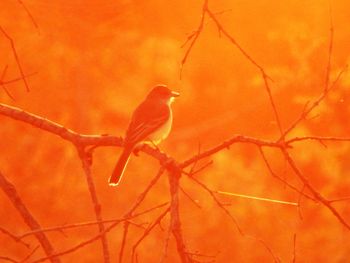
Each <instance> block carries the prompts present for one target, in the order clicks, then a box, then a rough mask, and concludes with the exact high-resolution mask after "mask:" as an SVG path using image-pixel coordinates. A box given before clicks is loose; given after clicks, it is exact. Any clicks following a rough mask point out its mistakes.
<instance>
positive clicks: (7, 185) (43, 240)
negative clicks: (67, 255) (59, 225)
mask: <svg viewBox="0 0 350 263" xmlns="http://www.w3.org/2000/svg"><path fill="white" fill-rule="evenodd" d="M0 187H1V188H2V190H3V191H4V193H5V194H6V195H7V197H8V198H9V199H10V201H11V202H12V204H13V205H14V207H15V208H16V209H17V211H18V212H19V213H20V215H21V216H22V218H23V220H24V221H25V223H26V224H27V225H28V226H29V227H30V228H31V229H32V230H36V229H40V228H41V226H40V225H39V223H38V222H37V221H36V219H35V218H34V217H33V215H32V214H31V213H30V211H29V210H28V208H27V207H26V206H25V205H24V203H23V201H22V199H21V198H20V197H19V195H18V193H17V191H16V188H15V186H14V185H13V184H12V183H11V182H9V181H8V180H7V179H6V177H5V176H4V175H3V174H2V173H1V172H0ZM35 237H36V238H37V240H38V241H39V243H40V244H41V246H42V248H43V250H44V251H45V253H46V255H47V256H48V257H49V259H50V261H51V262H52V263H60V262H61V261H60V259H59V258H58V257H56V256H54V253H55V251H54V248H53V247H52V245H51V242H50V241H49V240H48V238H47V237H46V235H45V234H44V233H42V232H38V233H36V234H35Z"/></svg>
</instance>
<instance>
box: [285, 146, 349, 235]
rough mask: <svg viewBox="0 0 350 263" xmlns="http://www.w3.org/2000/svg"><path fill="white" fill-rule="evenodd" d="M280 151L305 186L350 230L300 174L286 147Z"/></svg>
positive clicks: (335, 211) (336, 212)
mask: <svg viewBox="0 0 350 263" xmlns="http://www.w3.org/2000/svg"><path fill="white" fill-rule="evenodd" d="M282 152H283V154H284V156H285V157H286V160H287V161H288V163H289V165H290V167H291V168H292V169H293V171H294V172H295V174H296V175H297V176H298V177H299V179H300V180H301V181H302V182H303V184H304V185H305V187H306V188H307V189H308V190H309V191H310V192H311V193H312V194H313V195H314V197H315V198H316V199H317V200H319V201H320V202H321V203H322V204H323V205H324V206H325V207H327V208H328V209H329V210H330V211H331V212H332V214H333V215H334V216H335V217H336V218H337V219H338V220H339V222H340V223H342V225H343V226H345V227H346V228H347V229H348V230H350V225H349V224H348V223H347V222H346V221H345V219H344V218H343V217H342V216H341V215H340V214H339V213H338V211H337V210H336V209H335V208H334V207H333V206H332V205H331V203H330V202H329V201H328V200H327V199H325V198H324V197H323V196H322V195H321V194H320V193H319V192H318V191H316V189H315V188H314V187H313V186H312V185H311V184H310V182H309V181H308V180H307V179H306V177H305V176H304V175H303V174H302V172H301V171H300V170H299V168H298V167H297V165H296V164H295V162H294V160H293V159H292V157H291V156H290V155H289V153H288V152H287V150H286V149H282Z"/></svg>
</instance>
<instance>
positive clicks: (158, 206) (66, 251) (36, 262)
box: [32, 192, 168, 263]
mask: <svg viewBox="0 0 350 263" xmlns="http://www.w3.org/2000/svg"><path fill="white" fill-rule="evenodd" d="M142 194H144V192H143V193H142ZM138 203H139V199H138V200H137V201H136V203H135V205H134V206H133V207H132V209H133V208H134V207H135V206H136V207H138ZM167 204H168V203H165V204H161V205H157V206H155V207H152V208H149V209H147V210H145V211H143V212H140V213H137V214H134V215H131V214H130V213H129V211H130V210H129V211H128V212H127V213H126V214H125V215H124V217H123V218H122V219H120V220H119V221H116V222H114V223H113V224H111V225H110V226H108V227H106V228H105V230H104V232H103V233H99V234H98V235H96V236H94V237H92V238H89V239H88V240H85V241H83V242H81V243H79V244H77V245H75V246H73V247H71V248H69V249H66V250H64V251H61V252H59V253H56V254H54V255H52V256H63V255H67V254H69V253H72V252H75V251H77V250H79V249H81V248H82V247H85V246H87V245H89V244H91V243H93V242H95V241H97V240H99V239H100V238H101V235H104V234H106V233H108V232H109V231H111V230H112V229H113V228H115V227H116V226H117V225H119V224H120V223H121V222H124V221H125V220H129V219H132V218H135V217H137V216H140V215H143V214H146V213H148V212H150V211H153V210H155V209H158V208H161V207H164V206H165V205H167ZM48 259H50V257H43V258H39V259H37V260H34V261H33V262H32V263H38V262H44V261H46V260H48Z"/></svg>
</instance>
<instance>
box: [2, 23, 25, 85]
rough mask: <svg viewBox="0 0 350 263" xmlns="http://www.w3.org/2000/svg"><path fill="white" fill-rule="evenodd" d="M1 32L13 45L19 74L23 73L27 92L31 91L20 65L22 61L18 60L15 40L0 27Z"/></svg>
mask: <svg viewBox="0 0 350 263" xmlns="http://www.w3.org/2000/svg"><path fill="white" fill-rule="evenodd" d="M0 31H1V32H2V34H3V35H4V36H5V37H6V38H7V40H8V41H9V42H10V45H11V48H12V53H13V55H14V57H15V60H16V63H17V66H18V69H19V72H20V73H21V77H22V80H23V83H24V86H25V87H26V90H27V91H29V85H28V83H27V80H26V77H25V75H24V71H23V69H22V65H21V63H20V60H19V58H18V55H17V50H16V47H15V43H14V41H13V39H12V38H11V37H10V35H9V34H7V32H6V31H5V30H4V29H3V28H2V27H1V26H0Z"/></svg>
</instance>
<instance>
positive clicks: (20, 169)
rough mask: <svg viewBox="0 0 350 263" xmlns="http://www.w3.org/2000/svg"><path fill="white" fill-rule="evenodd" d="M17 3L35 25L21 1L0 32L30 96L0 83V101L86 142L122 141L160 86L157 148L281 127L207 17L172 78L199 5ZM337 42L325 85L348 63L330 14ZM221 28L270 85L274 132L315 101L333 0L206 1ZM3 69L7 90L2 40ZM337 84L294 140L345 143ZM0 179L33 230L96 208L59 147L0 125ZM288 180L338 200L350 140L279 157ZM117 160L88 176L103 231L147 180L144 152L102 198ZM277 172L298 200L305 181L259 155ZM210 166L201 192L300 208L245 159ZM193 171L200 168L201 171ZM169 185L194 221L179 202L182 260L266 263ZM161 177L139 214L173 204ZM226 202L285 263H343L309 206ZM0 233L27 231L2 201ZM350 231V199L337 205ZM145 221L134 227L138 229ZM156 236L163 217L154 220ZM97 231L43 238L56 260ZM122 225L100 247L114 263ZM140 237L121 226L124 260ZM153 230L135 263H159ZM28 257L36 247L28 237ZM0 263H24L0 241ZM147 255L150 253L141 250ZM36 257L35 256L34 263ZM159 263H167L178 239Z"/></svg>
mask: <svg viewBox="0 0 350 263" xmlns="http://www.w3.org/2000/svg"><path fill="white" fill-rule="evenodd" d="M23 2H24V3H25V4H26V6H27V8H28V9H29V10H30V12H31V14H32V15H33V17H34V18H35V21H36V23H37V24H38V29H37V28H35V26H34V25H33V23H32V22H31V20H30V18H29V16H28V14H27V13H26V12H25V10H24V9H23V7H22V6H21V5H20V2H17V1H8V0H3V1H0V26H1V27H3V28H4V30H6V32H7V33H8V34H9V35H10V36H11V37H12V38H13V40H14V43H15V46H16V49H17V52H18V56H19V58H20V62H21V64H22V67H23V69H24V72H25V73H33V72H36V73H37V74H35V75H34V76H32V77H30V78H28V83H29V87H30V89H31V90H30V92H26V91H25V87H24V85H23V83H22V82H16V83H14V84H11V85H8V86H7V88H8V90H9V92H10V93H11V94H12V95H13V96H14V98H15V101H13V100H11V98H9V97H8V96H7V95H6V93H5V92H4V91H2V90H0V98H1V103H6V104H10V105H13V106H16V107H20V108H22V109H24V110H26V111H29V112H32V113H35V114H38V115H40V116H43V117H45V118H48V119H50V120H53V121H55V122H58V123H60V124H62V125H64V126H65V127H67V128H70V129H73V130H75V131H77V132H79V133H86V134H106V133H108V134H113V135H118V136H123V135H124V131H125V129H126V127H127V124H128V120H129V117H130V115H131V112H132V111H133V109H134V108H135V107H136V106H137V105H138V103H139V102H140V101H141V100H142V99H143V98H144V96H145V95H146V94H147V93H148V91H149V90H150V88H151V87H152V86H153V85H154V84H158V83H164V84H167V85H168V86H169V87H170V88H171V89H173V90H176V91H179V92H180V93H181V96H180V98H179V99H178V100H177V101H176V102H175V103H174V104H173V112H174V124H173V130H172V132H171V134H170V136H169V138H168V139H167V140H166V141H165V142H163V143H162V144H161V145H160V148H161V149H162V150H163V151H165V152H166V153H168V154H169V155H171V156H173V157H174V158H175V159H176V160H179V161H183V160H185V159H187V158H189V157H191V156H192V155H193V154H195V153H196V152H197V149H198V145H199V144H200V145H201V147H202V149H207V148H209V147H212V146H214V145H217V144H219V143H220V142H222V141H223V140H224V139H226V138H230V137H232V136H233V135H235V134H242V135H246V136H253V137H257V138H260V139H271V140H273V139H277V138H278V136H279V131H278V127H277V124H276V121H275V118H274V115H273V111H272V107H271V104H270V102H269V100H268V96H267V93H266V91H265V89H264V84H263V80H262V78H261V74H260V72H259V71H258V70H257V68H256V67H254V66H253V65H252V64H251V63H249V61H247V59H246V58H245V57H244V56H242V54H241V53H240V52H239V51H238V50H237V48H235V47H234V46H233V45H232V44H231V43H230V42H229V41H228V40H227V39H226V38H225V37H224V36H221V37H220V36H219V34H218V31H217V28H216V26H215V25H214V24H213V22H212V21H211V20H210V19H207V20H206V22H205V25H204V31H203V32H202V34H201V35H200V36H199V39H198V41H197V42H196V44H195V46H194V47H193V49H192V51H191V54H190V56H189V58H188V60H187V62H186V64H185V65H184V68H183V72H182V78H181V79H180V68H181V60H182V58H183V56H184V54H185V51H186V48H181V45H182V44H183V43H184V42H185V40H186V38H187V36H188V35H189V34H191V32H193V30H195V29H196V28H197V26H198V23H199V20H200V14H201V9H202V1H184V0H180V1H160V0H158V1H156V0H152V1H128V0H123V1H112V0H103V1H97V0H88V1H76V0H75V1H64V3H63V2H62V1H58V0H52V1H43V0H28V1H24V0H23ZM331 2H332V17H333V24H334V41H333V51H334V52H333V56H332V63H331V64H332V69H331V74H330V76H331V81H333V80H334V79H335V77H336V75H337V74H338V72H339V71H340V70H341V69H342V68H343V67H344V66H345V65H346V64H347V63H348V60H349V43H350V31H349V29H348V24H349V17H350V6H349V3H348V1H346V0H338V1H331ZM209 6H210V8H211V10H213V11H225V12H223V13H222V14H221V13H220V14H218V15H217V18H218V19H219V20H220V22H221V23H222V25H223V26H224V27H225V29H226V30H227V31H228V32H229V33H230V34H232V36H234V37H235V39H236V40H237V41H238V42H239V43H240V44H241V46H242V47H243V48H244V49H245V50H246V51H247V52H248V53H249V54H250V55H251V56H252V57H253V58H254V60H256V61H257V62H258V63H259V64H260V65H262V66H263V67H264V69H265V70H266V72H267V73H268V74H269V76H271V78H272V79H273V82H271V83H270V84H271V89H272V92H273V96H274V98H275V101H276V107H277V109H278V111H279V113H280V117H281V122H282V126H283V127H284V128H286V127H288V126H289V125H290V123H291V122H292V121H293V120H294V119H295V118H297V117H298V116H299V114H300V112H301V111H302V109H303V106H304V104H305V103H306V102H307V101H309V100H312V99H314V98H316V97H317V96H319V94H321V92H322V88H323V86H322V85H323V83H324V79H325V72H326V65H327V54H328V44H329V37H330V31H329V27H330V23H329V20H330V16H329V1H323V0H322V1H320V0H307V1H295V0H293V1H272V0H263V1H247V0H232V1H227V0H220V1H209ZM0 50H1V52H0V62H1V64H0V69H1V68H3V67H5V66H6V65H8V71H7V74H6V77H5V80H6V79H7V80H9V79H13V78H16V77H18V76H19V71H18V67H17V65H16V61H15V59H14V56H13V53H12V51H11V47H10V45H9V42H8V41H7V40H6V39H5V38H4V37H3V36H2V35H1V34H0ZM349 83H350V75H349V74H345V75H344V76H343V77H342V78H341V79H340V81H339V85H338V86H337V87H336V89H334V90H333V91H332V92H331V93H330V94H329V96H327V98H326V99H325V100H324V101H323V103H321V105H320V106H319V107H318V108H317V109H316V110H315V111H313V113H312V114H311V115H310V117H311V118H310V119H309V120H307V121H304V122H302V123H301V124H300V125H298V126H297V128H296V129H295V130H294V131H293V132H292V133H291V135H290V137H292V136H305V135H322V136H337V137H349V133H350V125H349V122H348V116H349V111H350V108H349V100H350V93H349ZM1 122H2V126H1V129H0V132H1V133H0V134H1V135H0V136H1V138H2V140H0V145H1V149H3V151H2V152H3V155H2V158H1V162H0V164H1V168H0V169H1V172H2V173H3V174H4V175H5V176H6V177H7V178H8V179H9V180H10V181H12V182H13V184H14V185H15V186H16V188H17V190H18V192H19V194H20V195H21V197H22V198H23V200H24V202H25V203H26V205H27V206H28V208H30V210H31V211H32V213H33V214H34V215H35V216H36V218H37V219H38V221H39V222H40V223H41V225H42V226H55V225H62V224H65V223H74V222H83V221H90V220H94V218H95V217H94V214H93V207H92V204H91V201H90V196H89V193H88V190H87V186H86V182H85V178H84V174H83V171H82V169H81V164H80V160H79V158H78V155H77V153H76V151H75V149H74V147H72V145H70V144H68V143H67V142H64V141H62V140H61V139H59V138H58V137H56V136H53V135H51V134H48V133H46V132H44V131H41V130H39V129H35V128H33V127H31V126H29V125H27V124H24V123H20V122H17V121H14V120H12V119H9V118H5V117H1ZM290 153H291V154H292V156H293V158H294V160H295V161H296V163H297V164H298V165H299V168H300V169H301V170H302V171H303V173H304V174H305V175H306V176H307V178H308V179H309V181H310V182H312V184H313V185H314V186H315V187H316V189H317V190H318V191H320V192H321V193H323V194H324V196H325V197H327V198H330V199H333V198H338V197H344V196H348V195H349V187H350V179H349V176H348V171H349V169H350V166H349V161H350V159H349V156H350V155H349V154H350V143H347V142H344V143H327V147H324V146H322V145H321V144H320V143H316V142H307V143H306V142H302V143H298V144H295V147H294V148H293V149H292V150H290ZM119 154H120V149H118V148H113V147H105V148H99V149H98V150H97V151H96V152H95V155H94V163H93V166H92V172H93V176H94V179H95V182H96V188H97V192H98V194H99V197H100V203H101V205H102V211H103V216H104V218H106V219H108V218H118V217H120V216H121V215H122V214H123V213H124V212H125V211H126V210H127V209H128V208H129V207H130V206H131V204H132V203H133V202H134V200H135V198H136V197H137V196H138V194H139V193H141V192H142V191H143V189H144V187H145V186H146V184H147V183H148V182H149V181H150V180H151V178H152V177H153V176H154V175H155V173H156V171H157V169H158V166H159V165H158V162H157V161H156V160H154V159H152V158H151V157H149V156H147V155H145V154H141V156H140V157H138V158H136V157H133V158H132V159H131V161H130V163H129V166H128V168H127V171H126V174H125V177H124V180H123V182H122V185H121V186H120V187H119V188H118V189H115V188H110V187H109V186H108V184H107V180H108V177H109V176H110V173H111V171H112V169H113V166H114V164H115V162H116V160H117V158H118V156H119ZM266 154H267V157H268V158H269V161H270V163H271V165H272V167H273V169H274V171H275V173H276V174H279V175H281V176H282V177H283V178H286V180H288V181H289V182H290V183H293V184H294V185H297V186H298V187H299V188H301V187H302V184H301V183H300V181H299V180H298V179H297V177H296V176H295V174H294V173H293V171H292V170H291V169H290V167H288V165H287V164H286V162H285V160H284V158H283V157H282V155H281V153H280V152H279V151H277V150H273V149H266ZM209 160H213V162H214V163H213V165H211V166H210V167H208V168H207V169H206V170H204V171H203V172H201V173H200V174H198V177H197V178H198V179H200V180H201V181H202V182H205V184H206V185H208V186H209V187H210V188H211V189H213V190H222V191H229V192H235V193H240V194H247V195H256V196H260V197H266V198H274V199H280V200H286V201H294V202H297V200H298V197H299V195H298V194H297V193H295V192H293V191H291V190H290V189H288V188H286V187H285V186H284V185H283V184H281V183H280V182H279V181H276V180H275V179H274V178H272V177H271V175H270V174H269V172H268V170H267V169H266V166H265V164H264V162H263V160H262V158H261V156H260V154H259V151H258V149H257V147H254V146H251V145H246V144H240V145H235V146H232V147H231V148H230V150H225V151H222V152H220V153H218V154H216V155H214V156H212V157H211V158H208V160H206V161H209ZM206 161H203V162H202V164H205V163H206ZM181 184H182V186H183V188H184V189H185V191H186V192H188V193H189V194H190V195H191V196H192V197H193V198H194V199H196V200H198V201H199V204H200V205H201V207H202V208H201V209H198V208H197V207H196V206H194V205H193V204H192V203H191V201H189V199H187V197H186V196H185V195H183V194H181V195H180V202H181V203H180V206H181V217H182V220H183V221H182V224H183V231H184V237H185V240H186V244H187V245H188V247H189V248H190V249H192V250H193V251H199V252H200V253H202V254H205V255H216V261H217V262H257V261H258V260H259V262H271V261H272V259H271V255H270V254H269V252H268V251H267V250H266V248H264V246H262V245H261V244H260V243H259V242H256V241H253V240H250V239H247V238H244V237H242V236H241V235H240V234H239V233H238V232H237V230H236V228H235V226H234V224H232V222H231V220H230V218H228V217H227V216H226V215H225V213H223V211H222V210H220V209H219V208H218V207H217V206H216V204H215V202H213V200H212V199H211V197H210V195H208V193H206V192H205V191H203V189H201V188H199V187H198V186H197V185H195V184H194V183H193V182H191V181H190V180H189V179H188V178H186V177H184V178H182V181H181ZM168 190H169V189H168V184H167V179H166V177H164V178H162V180H161V181H160V183H158V184H157V186H156V187H155V189H154V190H153V191H152V193H151V195H150V196H149V197H148V198H147V200H146V202H145V204H144V205H143V208H147V207H151V206H153V205H157V204H159V203H161V202H164V201H167V200H169V192H168ZM219 198H220V200H223V201H225V202H231V204H232V205H231V206H229V207H228V209H229V211H230V212H231V213H232V214H233V215H234V216H235V217H236V219H237V221H238V223H239V225H240V226H241V227H242V229H244V231H245V232H247V233H248V234H250V235H253V236H256V237H258V238H261V239H263V240H264V241H265V242H266V243H267V244H268V246H269V247H271V248H272V249H273V251H274V253H275V254H276V255H277V256H278V257H280V258H281V259H282V261H283V262H291V261H292V259H293V236H294V234H296V235H297V243H296V255H297V261H296V262H346V260H347V259H348V258H350V254H349V251H350V249H349V248H350V245H349V244H350V235H349V231H348V230H346V229H345V228H344V227H342V226H341V224H340V223H339V221H338V220H337V219H336V218H335V217H334V216H332V214H331V213H330V212H329V211H328V210H327V209H325V208H324V207H323V206H322V205H320V204H315V203H313V202H311V201H309V200H303V202H302V207H301V213H302V219H301V218H300V216H299V213H298V211H297V209H296V208H295V207H290V206H284V205H278V204H270V203H263V202H259V201H252V200H246V199H242V198H233V197H225V196H219ZM0 204H1V207H2V209H1V214H0V226H2V227H4V228H6V229H8V230H10V231H12V232H14V233H18V234H20V233H24V232H26V231H28V228H27V226H26V225H25V224H24V223H23V221H22V219H21V218H20V216H19V215H18V213H17V211H16V210H15V209H14V208H13V207H12V205H11V204H10V202H9V201H8V199H7V198H6V196H5V195H3V194H0ZM335 207H336V208H337V209H338V211H339V213H340V214H341V215H343V216H344V218H345V219H346V220H348V222H350V216H349V215H350V211H349V205H348V202H340V203H336V205H335ZM157 215H158V214H157V213H156V212H153V213H151V214H149V215H146V216H144V217H143V218H140V219H138V220H136V221H137V223H150V222H152V221H153V220H154V219H155V218H156V217H157ZM163 223H164V226H165V227H166V226H167V225H168V223H169V219H168V218H167V219H165V220H164V222H163ZM96 231H97V229H96V228H94V227H90V228H89V227H88V228H84V229H77V230H68V231H66V232H65V234H66V235H67V237H64V236H63V235H61V234H60V233H52V234H50V235H49V238H50V240H52V242H53V245H54V246H55V248H56V250H57V251H60V250H64V249H66V248H69V247H71V246H73V245H74V244H76V243H78V242H81V241H83V240H85V239H88V238H89V237H92V236H93V235H94V234H96ZM121 235H122V227H119V228H116V229H115V230H113V231H112V232H111V233H110V234H109V235H108V239H109V244H110V248H111V255H112V257H113V259H116V258H117V254H118V250H119V246H120V240H121ZM140 235H142V230H140V229H138V228H132V230H131V232H130V235H129V240H128V245H127V251H126V261H125V262H129V261H128V256H129V255H130V251H131V250H130V249H131V248H132V244H133V243H134V242H135V241H136V240H137V239H138V237H139V236H140ZM164 239H165V232H164V231H162V230H161V228H159V227H158V228H156V230H155V232H153V233H152V234H151V235H150V236H149V237H148V238H147V239H146V240H145V242H144V243H142V245H141V246H140V248H139V258H140V262H156V261H155V260H158V259H159V256H160V255H161V253H162V250H163V243H164ZM26 240H27V241H28V242H29V243H31V244H33V248H34V247H35V246H36V244H37V242H36V240H35V239H31V238H28V239H26ZM0 244H2V245H0V256H9V257H12V258H16V259H20V258H23V257H24V256H25V255H27V254H28V253H29V251H28V250H27V249H26V248H25V247H23V246H21V245H19V244H16V243H15V242H13V241H12V240H10V239H9V238H8V237H6V236H3V235H1V234H0ZM150 251H152V253H150ZM41 256H43V252H42V251H41V250H40V249H39V250H38V251H37V252H35V254H34V255H33V256H32V257H31V259H33V260H34V259H36V258H40V257H41ZM101 259H102V255H101V249H100V243H99V242H96V243H94V244H91V245H90V246H89V247H86V248H84V249H81V250H79V251H77V252H75V253H72V254H69V255H67V256H65V257H63V258H62V262H77V260H79V261H80V262H101ZM168 259H169V262H178V261H177V260H178V256H177V254H176V247H175V242H174V240H171V243H170V247H169V258H168Z"/></svg>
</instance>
